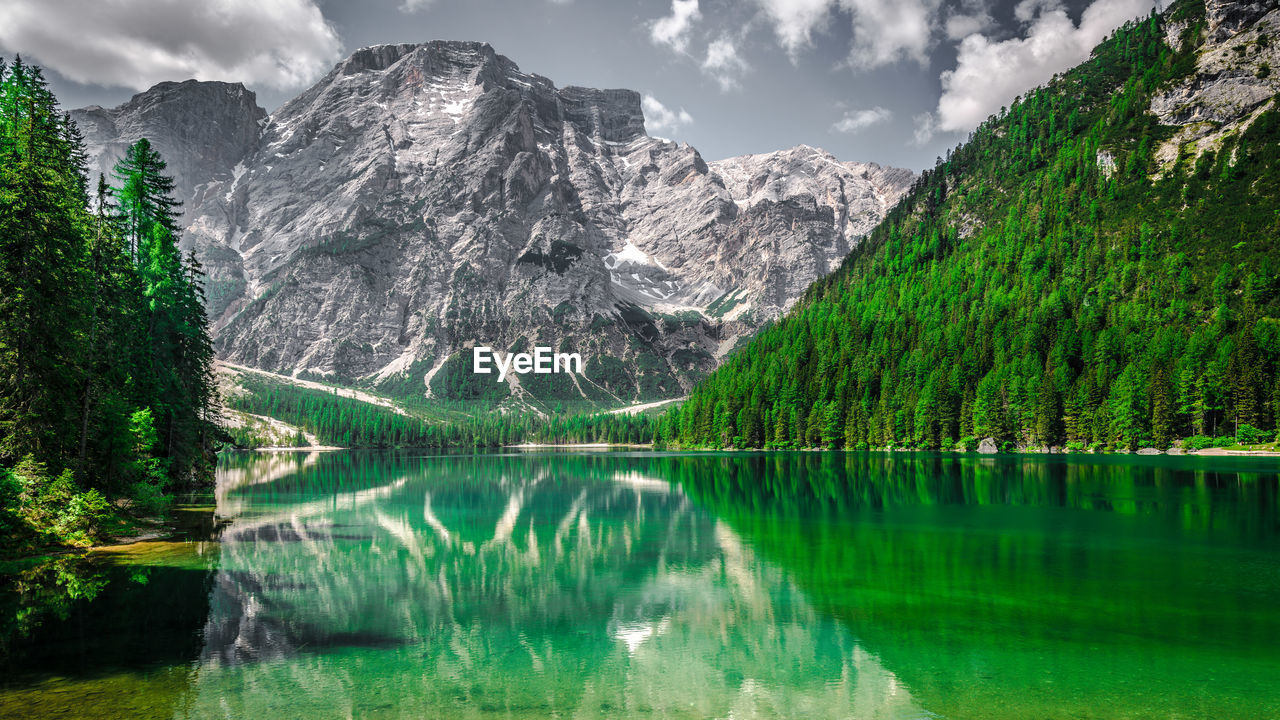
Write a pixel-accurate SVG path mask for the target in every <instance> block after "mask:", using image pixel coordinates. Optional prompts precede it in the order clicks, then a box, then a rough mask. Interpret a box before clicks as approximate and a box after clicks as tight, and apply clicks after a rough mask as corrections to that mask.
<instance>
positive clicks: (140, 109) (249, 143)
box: [71, 80, 267, 203]
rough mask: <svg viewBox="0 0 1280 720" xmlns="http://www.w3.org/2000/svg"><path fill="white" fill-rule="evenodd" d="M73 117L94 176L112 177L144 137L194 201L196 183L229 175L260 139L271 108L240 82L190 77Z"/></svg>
mask: <svg viewBox="0 0 1280 720" xmlns="http://www.w3.org/2000/svg"><path fill="white" fill-rule="evenodd" d="M71 117H72V118H73V119H74V120H75V122H76V124H77V125H78V126H79V127H80V130H81V131H82V132H83V133H84V134H85V139H86V142H87V144H88V146H89V147H88V150H89V156H90V158H92V160H93V162H92V163H91V166H90V168H89V169H90V173H91V174H92V175H95V176H96V175H97V174H98V173H102V174H104V175H106V176H107V177H108V178H110V177H111V171H112V168H113V167H114V166H115V163H116V161H118V160H119V159H120V158H121V157H123V156H124V151H125V150H126V149H127V148H128V147H129V145H130V144H132V143H134V142H137V141H138V140H139V139H141V138H144V137H145V138H147V139H148V140H150V141H151V143H152V145H154V146H155V147H156V149H157V150H159V151H160V153H161V155H162V156H163V157H164V158H165V159H166V161H167V162H168V164H169V171H170V172H171V173H173V175H174V176H175V178H176V180H177V190H178V193H179V197H180V199H182V200H183V201H184V202H188V203H190V202H191V201H193V200H194V196H195V194H196V188H197V186H199V185H201V184H203V183H205V182H207V181H209V180H213V179H215V178H219V177H228V176H230V174H231V171H232V168H234V167H235V165H236V163H238V162H240V161H241V160H242V159H243V158H244V157H245V155H247V154H248V153H249V151H250V150H252V148H253V147H254V145H255V144H256V143H257V140H258V133H259V132H260V130H261V125H262V123H263V121H264V120H265V119H266V117H267V113H266V111H265V110H263V109H262V108H260V107H258V102H257V95H255V94H254V92H253V91H252V90H249V89H248V88H246V87H245V86H244V85H242V84H240V83H226V82H211V81H199V80H186V81H184V82H162V83H159V84H157V85H155V86H153V87H151V88H150V89H148V90H146V91H144V92H140V93H138V94H136V95H134V96H133V97H132V98H130V99H129V100H128V101H127V102H125V103H123V104H121V105H119V106H117V107H114V108H103V107H99V106H97V105H92V106H90V107H86V108H82V109H79V110H72V111H71Z"/></svg>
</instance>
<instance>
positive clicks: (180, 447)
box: [0, 58, 218, 552]
mask: <svg viewBox="0 0 1280 720" xmlns="http://www.w3.org/2000/svg"><path fill="white" fill-rule="evenodd" d="M177 214H178V203H177V202H176V201H175V200H174V198H173V180H172V179H171V178H170V177H168V176H167V175H166V174H165V163H164V160H163V159H162V158H161V157H160V156H159V154H158V153H157V152H156V151H155V150H154V149H153V148H152V147H151V146H150V144H149V143H148V142H147V141H146V140H139V141H138V142H137V143H136V144H134V145H133V146H132V147H130V148H129V149H128V152H127V153H126V154H125V156H124V158H123V159H122V160H121V161H120V162H119V163H118V164H117V165H116V168H115V172H114V173H113V177H111V178H104V177H98V178H90V177H89V175H88V171H87V162H86V152H85V146H84V141H83V138H82V136H81V134H80V132H79V131H78V130H77V128H76V126H75V124H74V123H73V122H72V120H71V118H70V117H69V116H68V115H67V114H65V113H63V112H61V111H60V110H59V107H58V103H57V101H56V99H55V98H54V96H53V94H52V93H51V92H50V91H49V89H48V87H47V84H46V82H45V80H44V78H43V76H42V73H41V71H40V69H39V68H37V67H34V66H31V65H28V64H24V63H23V62H22V60H21V59H20V58H15V59H14V60H13V61H12V62H11V63H10V62H4V61H0V539H3V541H4V547H5V550H6V551H7V552H9V551H17V550H20V549H21V548H23V547H38V546H41V545H43V544H46V543H49V542H71V543H77V544H86V543H90V542H93V541H94V540H96V539H98V537H99V536H100V535H101V534H102V533H104V532H106V531H108V530H111V529H118V528H119V526H120V525H121V523H122V522H123V519H122V518H124V517H125V516H128V515H138V514H144V513H154V512H156V511H158V510H160V509H162V508H163V506H164V505H165V503H166V501H167V497H168V494H169V493H171V492H173V491H175V490H177V489H181V488H184V487H192V486H195V485H198V484H200V483H202V482H205V481H206V480H208V479H209V478H211V476H212V463H213V462H214V457H213V449H214V443H215V441H216V440H217V437H216V436H217V432H218V431H217V429H216V425H215V424H214V421H215V418H216V414H217V403H216V391H215V385H214V381H213V374H212V361H213V348H212V344H211V341H210V336H209V327H208V322H207V320H206V318H205V311H204V298H203V295H202V289H201V284H202V280H203V273H202V271H201V268H200V265H199V264H198V263H197V262H196V261H195V259H194V256H190V255H189V256H187V257H183V256H182V254H181V253H180V252H179V250H178V244H177V242H178V234H179V230H178V225H177V222H176V218H177Z"/></svg>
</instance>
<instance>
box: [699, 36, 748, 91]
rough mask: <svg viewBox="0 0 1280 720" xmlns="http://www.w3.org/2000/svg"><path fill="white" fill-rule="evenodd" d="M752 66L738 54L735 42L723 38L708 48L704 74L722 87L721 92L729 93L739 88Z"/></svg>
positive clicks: (703, 63)
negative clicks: (740, 81) (743, 77)
mask: <svg viewBox="0 0 1280 720" xmlns="http://www.w3.org/2000/svg"><path fill="white" fill-rule="evenodd" d="M750 69H751V66H750V65H748V64H747V61H746V60H743V59H742V56H741V55H739V54H738V48H737V46H736V45H734V44H733V40H730V39H729V38H728V37H721V38H719V39H718V40H715V41H713V42H712V43H711V44H710V45H708V46H707V59H706V60H703V61H702V72H704V73H706V74H707V76H708V77H710V78H712V79H713V80H715V81H716V82H717V83H719V85H720V90H721V91H723V92H728V91H730V90H733V89H734V88H736V87H738V84H739V80H741V78H742V76H743V75H745V74H746V72H747V71H748V70H750Z"/></svg>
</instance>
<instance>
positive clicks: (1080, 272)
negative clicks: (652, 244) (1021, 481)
mask: <svg viewBox="0 0 1280 720" xmlns="http://www.w3.org/2000/svg"><path fill="white" fill-rule="evenodd" d="M1169 23H1180V24H1184V25H1185V27H1186V29H1185V31H1184V32H1183V33H1182V50H1181V51H1175V50H1173V49H1171V48H1170V45H1169V44H1168V43H1167V42H1166V41H1165V33H1166V30H1167V27H1168V24H1169ZM1204 26H1205V12H1204V5H1203V3H1202V2H1197V1H1195V0H1184V1H1183V2H1179V3H1177V4H1176V5H1174V6H1173V7H1172V8H1171V9H1170V10H1168V11H1167V12H1166V13H1165V14H1164V15H1163V16H1161V15H1155V14H1153V15H1152V16H1150V17H1149V18H1147V19H1145V20H1141V21H1135V22H1131V23H1128V24H1127V25H1125V26H1123V27H1122V28H1120V29H1119V30H1117V31H1116V32H1115V33H1114V34H1113V35H1112V36H1111V37H1110V38H1109V39H1107V40H1105V41H1104V42H1103V43H1102V44H1101V45H1099V46H1098V47H1097V48H1096V49H1095V50H1094V52H1093V55H1092V57H1091V59H1090V60H1088V61H1087V62H1086V63H1084V64H1083V65H1080V66H1078V67H1076V68H1075V69H1073V70H1071V71H1069V72H1067V73H1065V74H1062V75H1060V76H1058V77H1056V78H1054V79H1053V81H1052V82H1050V83H1049V84H1047V85H1046V86H1045V87H1043V88H1041V89H1037V90H1034V91H1032V92H1029V93H1027V94H1026V95H1025V96H1024V97H1022V98H1020V99H1018V100H1017V101H1016V102H1014V103H1013V104H1012V105H1011V106H1010V107H1008V108H1007V109H1005V110H1004V111H1003V112H1001V113H999V114H998V115H997V116H993V117H992V118H990V119H989V120H988V121H987V122H985V123H984V124H982V125H981V126H980V127H979V128H978V129H977V130H976V131H975V132H974V133H973V134H972V136H971V137H970V138H969V140H968V141H967V142H965V143H964V144H962V145H960V146H959V147H958V148H957V149H956V150H954V151H953V152H951V153H949V154H948V156H947V157H946V158H939V160H938V163H937V165H936V166H935V167H934V168H932V169H930V170H927V171H926V172H924V173H923V174H922V176H921V177H920V178H919V180H918V182H917V183H916V184H915V186H914V187H913V188H912V189H911V191H910V192H909V193H908V195H907V196H906V197H905V198H904V199H903V201H902V202H901V203H899V204H898V206H897V207H896V208H895V209H894V210H892V211H891V212H890V214H889V216H888V217H887V218H886V220H885V221H884V222H882V223H881V224H880V225H879V226H877V228H876V229H875V230H874V231H873V232H872V234H871V235H870V236H869V237H868V238H867V239H866V240H864V241H863V243H862V244H860V245H859V246H858V247H857V248H856V249H855V250H854V251H853V252H852V253H851V254H850V255H849V256H848V257H847V258H846V260H845V261H844V263H843V264H842V266H841V268H840V269H839V270H838V271H837V272H835V273H833V274H831V275H830V276H828V277H826V278H824V279H822V280H819V281H818V282H817V283H815V284H814V285H813V286H812V287H811V288H810V289H809V290H808V291H807V293H806V294H805V296H804V297H803V298H802V299H801V300H800V301H799V302H797V304H796V306H795V307H794V308H793V309H792V310H791V311H790V312H789V313H788V315H786V316H785V317H784V318H782V319H781V320H780V321H779V322H777V323H776V324H774V325H772V326H771V327H769V328H766V329H765V330H763V331H762V332H761V333H759V334H758V335H757V337H756V338H755V339H754V340H753V341H752V342H751V343H750V344H748V345H746V346H745V347H744V348H742V349H740V350H739V351H738V352H736V353H734V354H733V355H732V356H730V357H729V358H728V359H727V361H726V362H725V364H724V365H723V366H722V367H721V368H720V369H719V370H718V371H716V372H715V373H713V374H712V375H711V376H709V377H708V378H707V379H706V380H705V381H703V382H702V383H701V384H700V385H699V386H698V387H697V388H696V389H695V391H694V392H693V394H692V396H691V398H690V400H689V401H687V402H686V403H684V404H683V405H682V406H681V407H680V408H678V409H675V410H672V411H670V412H668V413H667V414H666V415H665V416H664V417H663V418H662V420H661V422H660V423H659V426H658V428H657V434H658V442H659V444H663V445H666V446H671V447H729V446H737V447H771V448H786V447H825V448H850V449H865V448H889V447H893V448H928V449H939V448H940V449H952V448H957V449H974V448H975V447H976V446H977V445H978V443H979V441H980V440H981V439H984V438H991V439H992V440H993V441H994V443H995V444H996V447H998V448H1002V449H1012V448H1042V449H1047V448H1063V449H1068V450H1085V449H1094V450H1133V449H1139V448H1143V447H1154V448H1168V447H1170V446H1171V445H1173V444H1175V443H1179V444H1181V445H1182V446H1183V447H1187V448H1197V447H1205V446H1207V445H1213V444H1225V443H1226V442H1228V441H1236V440H1238V441H1240V442H1265V441H1266V440H1268V439H1269V438H1272V437H1274V430H1275V428H1276V423H1277V419H1278V418H1280V254H1278V253H1277V252H1276V250H1277V248H1278V247H1280V243H1277V237H1278V236H1280V111H1277V110H1276V109H1275V108H1274V107H1271V109H1267V110H1266V111H1265V112H1262V113H1261V114H1260V115H1259V116H1258V117H1257V118H1256V120H1254V121H1253V122H1252V124H1249V125H1248V126H1247V128H1246V129H1244V130H1243V131H1242V132H1237V133H1234V134H1229V135H1227V136H1226V138H1225V139H1224V140H1223V141H1222V144H1221V146H1220V147H1218V148H1217V149H1216V150H1215V149H1213V148H1205V149H1203V152H1201V153H1200V154H1198V155H1197V154H1196V153H1195V152H1194V150H1188V149H1187V148H1184V149H1183V151H1182V153H1181V154H1180V155H1179V157H1178V158H1177V159H1176V161H1174V162H1173V164H1172V167H1162V166H1161V165H1160V163H1159V162H1158V160H1157V158H1156V153H1155V151H1156V149H1157V148H1158V147H1159V146H1160V145H1161V143H1162V142H1163V141H1165V140H1167V139H1168V138H1170V137H1171V136H1172V135H1173V132H1174V128H1168V127H1162V126H1161V125H1159V124H1158V122H1157V121H1156V119H1155V117H1154V116H1153V115H1151V114H1150V113H1149V112H1148V111H1147V108H1148V107H1149V104H1150V100H1151V98H1152V96H1153V94H1154V93H1156V92H1157V91H1158V90H1159V89H1160V88H1162V87H1167V86H1168V85H1169V84H1170V83H1172V82H1173V81H1175V80H1177V79H1179V78H1182V77H1185V76H1187V75H1188V74H1189V73H1190V72H1191V71H1192V70H1193V69H1194V64H1195V53H1196V50H1197V47H1198V46H1199V44H1200V43H1201V37H1202V34H1203V32H1202V31H1203V29H1204ZM1263 39H1264V40H1265V39H1266V38H1265V36H1263Z"/></svg>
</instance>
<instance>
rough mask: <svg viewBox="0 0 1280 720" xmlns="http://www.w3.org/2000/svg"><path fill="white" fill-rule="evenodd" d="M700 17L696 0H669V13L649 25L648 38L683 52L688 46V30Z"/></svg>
mask: <svg viewBox="0 0 1280 720" xmlns="http://www.w3.org/2000/svg"><path fill="white" fill-rule="evenodd" d="M701 18H702V13H701V12H700V11H699V10H698V0H671V14H670V15H667V16H666V17H662V18H658V19H657V20H654V21H653V22H652V23H651V24H650V25H649V39H650V40H652V41H653V42H654V43H655V44H658V45H666V46H668V47H670V48H671V49H672V50H675V51H676V52H684V51H685V50H686V49H688V47H689V31H690V30H692V29H693V24H694V23H696V22H697V21H698V20H700V19H701Z"/></svg>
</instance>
